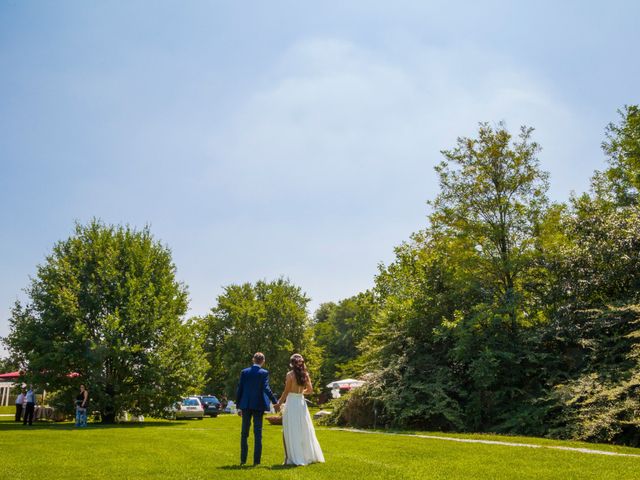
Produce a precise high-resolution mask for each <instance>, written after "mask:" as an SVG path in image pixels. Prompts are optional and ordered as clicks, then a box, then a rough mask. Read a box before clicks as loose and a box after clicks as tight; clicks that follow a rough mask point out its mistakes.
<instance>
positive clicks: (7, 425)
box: [0, 420, 186, 432]
mask: <svg viewBox="0 0 640 480" xmlns="http://www.w3.org/2000/svg"><path fill="white" fill-rule="evenodd" d="M185 424H186V422H170V421H168V420H160V421H152V422H131V423H89V424H88V425H87V426H86V427H76V426H75V425H74V424H73V423H67V422H60V423H56V422H47V421H44V422H42V421H40V422H34V424H33V425H31V426H29V425H23V424H22V423H21V422H0V432H1V431H8V430H42V429H52V430H87V431H88V430H109V429H114V428H117V429H140V428H151V427H179V426H183V425H185Z"/></svg>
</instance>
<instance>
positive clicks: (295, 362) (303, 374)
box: [289, 353, 309, 386]
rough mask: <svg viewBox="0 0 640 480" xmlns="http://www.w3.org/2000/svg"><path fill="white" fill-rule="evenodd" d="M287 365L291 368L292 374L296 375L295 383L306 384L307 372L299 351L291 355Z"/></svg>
mask: <svg viewBox="0 0 640 480" xmlns="http://www.w3.org/2000/svg"><path fill="white" fill-rule="evenodd" d="M289 367H290V368H291V370H293V374H294V375H295V376H296V383H297V384H298V385H301V386H305V385H306V384H307V380H309V374H308V373H307V366H306V365H305V363H304V358H303V357H302V355H300V354H299V353H294V354H293V355H291V359H290V360H289Z"/></svg>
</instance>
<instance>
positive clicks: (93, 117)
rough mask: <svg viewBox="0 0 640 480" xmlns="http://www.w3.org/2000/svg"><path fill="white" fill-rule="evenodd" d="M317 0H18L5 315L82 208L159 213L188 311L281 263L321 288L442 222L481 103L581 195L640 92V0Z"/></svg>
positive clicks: (340, 282)
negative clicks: (445, 182)
mask: <svg viewBox="0 0 640 480" xmlns="http://www.w3.org/2000/svg"><path fill="white" fill-rule="evenodd" d="M316 3H318V4H314V3H312V2H300V1H287V2H285V1H271V2H265V1H242V2H215V1H208V2H198V1H187V2H184V1H180V2H179V1H175V2H159V1H124V0H123V1H111V2H108V1H107V2H86V1H81V0H77V1H23V0H1V1H0V202H1V204H2V208H0V225H1V229H0V336H1V335H6V333H8V323H7V320H6V319H7V318H8V316H9V309H10V307H11V305H12V304H13V302H14V301H15V300H16V299H24V294H23V293H22V292H21V289H22V288H24V287H25V286H26V285H27V283H28V279H29V275H33V273H34V272H35V267H36V265H37V264H38V263H41V262H42V261H43V260H44V257H45V255H46V254H47V253H48V252H49V251H50V249H51V247H52V245H53V243H54V242H56V241H57V240H60V239H63V238H66V237H67V236H68V235H69V234H70V233H71V232H72V229H73V223H74V221H75V220H79V221H81V222H86V221H88V220H89V219H90V218H92V217H99V218H102V219H103V220H104V221H106V222H108V223H129V224H131V225H136V226H140V227H142V226H143V225H145V224H150V225H151V228H152V231H153V232H154V234H155V235H156V237H157V238H159V239H160V240H162V241H163V242H165V243H166V244H168V245H169V246H170V247H171V248H172V251H173V255H174V260H175V263H176V265H177V267H178V276H179V279H180V280H181V281H183V282H185V283H186V284H187V285H188V286H189V291H190V295H191V313H192V314H202V313H205V312H206V311H207V310H208V309H209V308H211V307H212V306H213V305H214V304H215V298H216V296H217V295H218V294H219V293H220V292H221V287H222V286H224V285H227V284H230V283H237V282H244V281H256V280H258V279H265V278H266V279H272V278H276V277H279V276H281V275H283V276H287V277H289V278H290V279H291V280H292V281H293V282H294V283H296V284H298V285H300V286H301V287H302V288H303V289H304V290H305V291H306V292H307V294H308V295H309V296H310V297H312V299H313V302H312V304H311V307H312V309H314V308H316V307H317V305H318V304H319V303H321V302H324V301H329V300H339V299H341V298H344V297H347V296H350V295H353V294H355V293H357V292H358V291H361V290H364V289H366V288H368V287H370V286H371V285H372V281H373V276H374V275H375V273H376V268H377V264H378V263H379V262H388V261H390V260H391V259H392V258H393V246H394V245H397V244H398V243H400V242H401V241H403V240H404V239H406V238H407V237H408V236H409V234H410V233H411V232H413V231H415V230H418V229H420V228H421V227H423V226H424V225H425V216H426V214H427V207H426V204H425V202H426V201H427V200H428V199H430V198H433V197H434V195H435V194H436V193H437V180H436V177H435V174H434V171H433V166H434V165H435V164H436V163H437V162H438V161H439V160H440V159H441V158H440V154H439V151H440V150H442V149H444V148H449V147H451V146H452V145H453V143H454V141H455V138H456V137H457V136H461V135H472V134H473V133H474V131H475V129H476V126H477V122H479V121H489V122H498V121H500V120H504V121H506V122H507V125H508V126H509V127H510V128H511V129H512V130H515V129H517V128H518V126H519V125H521V124H527V125H531V126H533V127H535V128H536V134H535V139H536V140H537V141H539V142H540V143H541V145H542V147H543V151H542V153H541V154H540V160H541V163H542V166H543V168H544V169H545V170H548V171H549V172H551V184H552V187H551V191H550V195H551V197H552V198H553V199H555V200H564V199H566V198H567V197H568V196H569V194H570V192H571V191H577V192H580V191H584V190H585V189H587V188H588V183H589V178H590V176H591V174H592V172H593V170H594V169H597V168H602V167H603V165H604V158H603V156H602V153H601V151H600V143H601V141H602V138H603V131H604V127H605V125H606V124H607V123H608V122H609V121H611V120H614V119H616V109H618V108H620V107H622V106H623V105H624V104H631V103H638V102H640V91H639V86H640V62H638V61H637V56H638V49H637V46H638V45H640V33H639V31H640V29H638V24H637V21H638V18H640V3H639V2H635V1H626V2H625V1H608V2H604V1H602V2H589V1H563V2H551V1H536V2H524V1H520V2H516V1H504V2H498V1H487V2H479V1H468V2H427V1H423V2H419V1H413V2H406V1H397V0H396V1H394V2H375V1H352V2H350V1H339V2H338V1H336V2H332V1H327V2H316ZM319 3H322V4H321V5H319ZM445 3H446V5H445Z"/></svg>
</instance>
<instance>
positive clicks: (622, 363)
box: [5, 106, 640, 445]
mask: <svg viewBox="0 0 640 480" xmlns="http://www.w3.org/2000/svg"><path fill="white" fill-rule="evenodd" d="M619 113H620V117H619V119H618V120H617V121H616V122H614V123H611V124H610V125H609V126H608V127H607V128H606V131H605V137H604V141H603V143H602V148H603V152H604V154H605V157H606V160H607V163H606V166H605V167H606V168H604V170H603V171H597V172H595V173H594V175H593V178H592V187H591V189H590V191H589V192H588V193H584V194H581V195H573V196H572V197H571V198H570V199H569V200H568V201H567V202H566V203H553V202H551V201H550V200H549V199H548V197H547V190H548V182H549V178H548V174H547V173H546V172H544V171H542V170H541V169H540V164H539V161H538V158H537V155H538V152H539V150H540V147H539V146H538V144H537V143H536V142H535V141H534V140H533V129H530V128H526V127H522V128H521V129H520V131H519V132H518V133H517V135H512V134H511V133H510V132H509V131H508V130H507V129H506V127H505V126H504V125H503V124H497V125H494V126H492V125H489V124H485V123H483V124H480V126H479V130H478V133H477V136H475V137H473V138H459V139H458V141H457V143H456V144H455V145H454V146H453V148H451V149H450V150H445V151H443V152H441V153H442V155H443V161H442V162H441V163H440V164H439V165H438V166H437V167H436V173H437V175H438V176H439V181H440V191H439V193H438V195H437V196H436V197H435V198H434V199H432V200H431V201H430V202H429V205H430V211H429V216H428V221H427V224H426V226H425V228H424V229H423V230H421V231H419V232H416V233H414V234H413V235H412V236H411V238H410V239H409V240H407V241H406V242H404V243H402V244H401V245H400V246H398V247H397V248H396V249H395V260H394V261H393V262H392V263H391V264H389V265H381V266H380V268H379V272H378V275H377V276H376V277H375V280H374V286H373V288H372V289H371V290H369V291H366V292H362V293H360V294H358V295H355V296H353V297H351V298H347V299H344V300H341V301H338V302H336V303H325V304H322V305H321V306H320V308H319V309H318V310H317V311H316V312H315V314H314V315H313V316H312V317H310V316H309V314H308V309H307V306H308V303H309V298H308V297H307V296H306V294H305V293H304V291H303V290H302V289H301V288H300V287H298V286H296V285H294V284H293V283H292V282H290V281H289V280H288V279H278V280H275V281H267V280H263V281H257V282H255V283H245V284H242V285H229V286H227V287H225V288H224V291H223V293H222V294H221V295H220V296H219V297H218V298H217V299H216V301H215V306H214V307H213V308H212V310H211V312H210V313H209V314H208V315H205V316H202V317H196V318H191V319H189V320H188V321H186V322H185V321H184V315H185V313H186V309H187V292H186V287H185V286H184V285H182V284H180V283H178V282H177V281H176V280H175V266H174V264H173V263H172V260H171V256H170V252H169V250H168V248H167V247H165V246H164V245H162V244H161V243H159V242H157V241H156V240H154V239H153V238H152V236H151V234H150V232H149V230H148V229H144V230H142V231H137V230H135V229H132V228H130V227H114V226H106V225H104V224H102V223H101V222H100V221H98V220H95V221H93V222H91V223H90V224H89V225H86V226H81V225H78V226H77V227H76V232H75V234H74V235H73V236H72V237H70V238H69V239H68V240H65V241H62V242H59V243H58V244H56V245H55V246H54V249H53V252H52V254H51V255H50V256H49V257H47V260H46V262H45V264H44V265H41V266H39V267H38V271H37V274H36V275H35V276H34V278H33V280H32V282H31V284H30V286H29V287H28V288H27V293H28V294H29V299H30V301H29V303H28V304H26V305H21V304H20V303H17V304H16V306H15V308H14V310H13V312H12V318H11V320H10V321H11V333H10V335H9V336H8V337H7V338H6V339H5V344H6V345H7V346H8V347H9V349H10V353H11V357H10V360H8V361H6V365H7V366H8V365H9V364H11V366H15V367H20V368H23V369H25V370H26V372H27V374H26V375H27V377H25V378H28V379H29V380H31V381H33V382H35V383H36V384H38V383H40V384H45V383H46V384H47V385H48V389H49V390H57V392H58V397H59V398H60V404H61V405H63V404H65V402H67V397H69V395H70V392H71V391H72V390H73V389H74V388H75V387H76V384H77V383H78V382H79V381H80V380H79V378H81V379H82V381H83V382H85V383H88V384H89V385H90V386H91V389H92V392H93V393H92V395H93V396H92V401H94V405H96V408H97V409H99V410H100V411H101V412H102V414H103V419H106V421H110V420H113V419H114V417H115V416H116V415H117V414H118V413H119V412H121V411H124V410H126V411H129V412H131V413H152V414H156V415H163V413H164V412H165V410H164V408H165V406H166V405H167V404H169V403H170V402H171V401H173V400H174V399H175V398H177V397H179V395H181V394H186V393H191V392H198V391H203V390H205V391H206V392H207V393H214V394H218V395H223V394H226V395H227V396H229V397H231V398H232V396H233V392H234V390H235V384H236V381H237V377H238V372H239V370H240V369H241V368H242V367H244V366H246V364H247V363H248V362H249V361H250V359H251V355H252V354H253V353H254V352H255V351H258V350H259V351H263V352H264V353H265V354H266V356H267V365H268V368H269V369H270V371H271V374H272V384H273V385H274V387H275V389H276V390H279V388H280V385H279V382H280V381H281V380H282V379H284V375H285V373H286V371H287V367H288V358H289V356H290V355H291V354H292V353H293V352H300V353H302V354H303V355H304V356H305V357H306V358H307V361H308V365H309V367H310V369H311V374H312V378H313V379H314V381H315V384H316V388H317V390H318V393H321V392H322V390H323V385H325V384H326V383H329V382H331V381H332V380H335V379H337V378H339V377H347V376H349V377H360V378H364V379H366V380H367V382H366V384H365V386H364V387H361V388H359V389H356V390H354V391H353V392H352V393H350V394H348V395H346V396H344V397H342V398H341V399H339V400H338V401H335V405H334V407H335V414H334V415H333V416H332V417H330V419H329V422H330V423H335V424H348V425H353V426H373V425H376V426H388V427H394V428H398V427H400V428H416V429H418V428H419V429H428V430H452V431H484V432H489V431H490V432H504V433H518V434H527V435H539V436H553V437H560V438H574V439H582V440H588V441H603V442H616V443H625V444H630V445H640V298H639V297H640V196H639V195H640V109H639V108H638V106H627V107H625V108H624V109H622V110H621V111H620V112H619ZM554 160H555V161H562V159H554ZM407 181H416V180H415V178H412V177H408V178H407ZM69 372H77V373H79V374H80V377H69V375H68V373H69ZM54 398H55V397H54ZM67 403H69V402H67Z"/></svg>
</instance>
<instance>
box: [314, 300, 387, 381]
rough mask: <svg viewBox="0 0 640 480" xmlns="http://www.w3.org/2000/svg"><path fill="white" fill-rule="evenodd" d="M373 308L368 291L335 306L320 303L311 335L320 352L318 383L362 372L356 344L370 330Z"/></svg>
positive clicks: (359, 354)
mask: <svg viewBox="0 0 640 480" xmlns="http://www.w3.org/2000/svg"><path fill="white" fill-rule="evenodd" d="M375 310H376V305H375V300H374V297H373V293H372V292H363V293H360V294H358V295H355V296H353V297H350V298H346V299H344V300H342V301H340V302H339V303H337V304H335V303H324V304H322V305H320V308H318V311H317V312H316V314H315V319H314V320H315V321H314V326H313V335H314V338H315V341H316V344H317V345H318V347H320V348H321V349H322V369H321V372H320V373H321V374H320V381H321V383H322V384H327V383H328V382H331V381H333V380H337V379H339V378H344V377H351V376H353V375H356V374H358V373H360V372H361V371H362V368H363V367H362V365H361V364H360V362H359V361H358V359H359V358H360V356H361V351H360V350H359V345H360V342H362V340H363V339H364V337H365V336H366V335H367V334H368V333H369V331H370V330H371V325H372V323H373V317H374V315H375Z"/></svg>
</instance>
